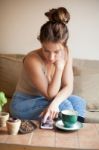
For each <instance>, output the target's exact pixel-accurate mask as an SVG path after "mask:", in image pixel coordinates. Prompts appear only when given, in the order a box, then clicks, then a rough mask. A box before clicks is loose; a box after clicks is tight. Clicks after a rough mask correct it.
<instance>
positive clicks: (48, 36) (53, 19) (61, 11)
mask: <svg viewBox="0 0 99 150" xmlns="http://www.w3.org/2000/svg"><path fill="white" fill-rule="evenodd" d="M45 15H46V16H47V17H48V19H49V21H47V22H46V23H45V24H43V25H42V26H41V29H40V35H39V37H38V39H39V40H40V42H41V43H43V42H49V41H51V42H62V43H63V44H64V46H66V44H67V40H68V37H69V32H68V28H67V25H66V24H67V23H68V22H69V20H70V14H69V12H68V11H67V9H66V8H64V7H59V8H57V9H51V10H50V11H49V12H46V13H45Z"/></svg>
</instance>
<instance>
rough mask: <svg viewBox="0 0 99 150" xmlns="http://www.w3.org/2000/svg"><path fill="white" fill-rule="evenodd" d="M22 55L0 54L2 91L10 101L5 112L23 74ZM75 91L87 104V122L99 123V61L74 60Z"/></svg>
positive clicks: (4, 109) (7, 108) (5, 108)
mask: <svg viewBox="0 0 99 150" xmlns="http://www.w3.org/2000/svg"><path fill="white" fill-rule="evenodd" d="M23 57H24V55H21V54H0V91H3V92H5V94H6V97H7V99H8V102H7V104H6V105H5V107H4V108H3V111H8V112H9V104H10V101H11V98H12V95H13V93H14V91H15V87H16V84H17V81H18V78H19V76H20V73H21V67H22V60H23ZM73 72H74V90H73V94H75V95H78V96H81V97H82V98H84V99H85V100H86V102H87V111H86V119H85V122H87V123H88V122H90V123H99V61H98V60H84V59H76V58H74V59H73Z"/></svg>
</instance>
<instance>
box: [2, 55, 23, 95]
mask: <svg viewBox="0 0 99 150" xmlns="http://www.w3.org/2000/svg"><path fill="white" fill-rule="evenodd" d="M22 58H23V56H21V55H6V54H5V55H0V91H4V92H5V94H6V96H7V97H12V94H13V92H14V90H15V87H16V84H17V81H18V77H19V74H20V72H21V67H22Z"/></svg>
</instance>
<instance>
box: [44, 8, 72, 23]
mask: <svg viewBox="0 0 99 150" xmlns="http://www.w3.org/2000/svg"><path fill="white" fill-rule="evenodd" d="M45 16H47V17H48V19H49V21H53V22H62V23H64V24H66V23H68V22H69V20H70V14H69V12H68V11H67V9H66V8H64V7H59V8H57V9H51V10H49V12H46V13H45Z"/></svg>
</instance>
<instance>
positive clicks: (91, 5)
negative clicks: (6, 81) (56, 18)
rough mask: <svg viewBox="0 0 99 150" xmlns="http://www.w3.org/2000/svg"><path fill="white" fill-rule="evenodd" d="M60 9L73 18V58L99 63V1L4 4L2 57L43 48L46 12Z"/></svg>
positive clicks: (4, 0)
mask: <svg viewBox="0 0 99 150" xmlns="http://www.w3.org/2000/svg"><path fill="white" fill-rule="evenodd" d="M60 6H64V7H66V8H67V9H68V10H69V12H70V14H71V20H70V22H69V24H68V27H69V30H70V38H69V41H68V45H69V47H70V49H71V50H72V53H73V57H75V58H87V59H98V60H99V52H98V51H99V0H0V53H20V54H24V53H27V52H29V51H30V50H33V49H36V48H38V47H40V43H39V41H38V40H37V36H38V34H39V30H40V27H41V25H42V24H43V23H45V21H46V20H47V18H46V17H45V16H44V12H46V11H48V10H49V9H51V8H54V7H55V8H57V7H60Z"/></svg>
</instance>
